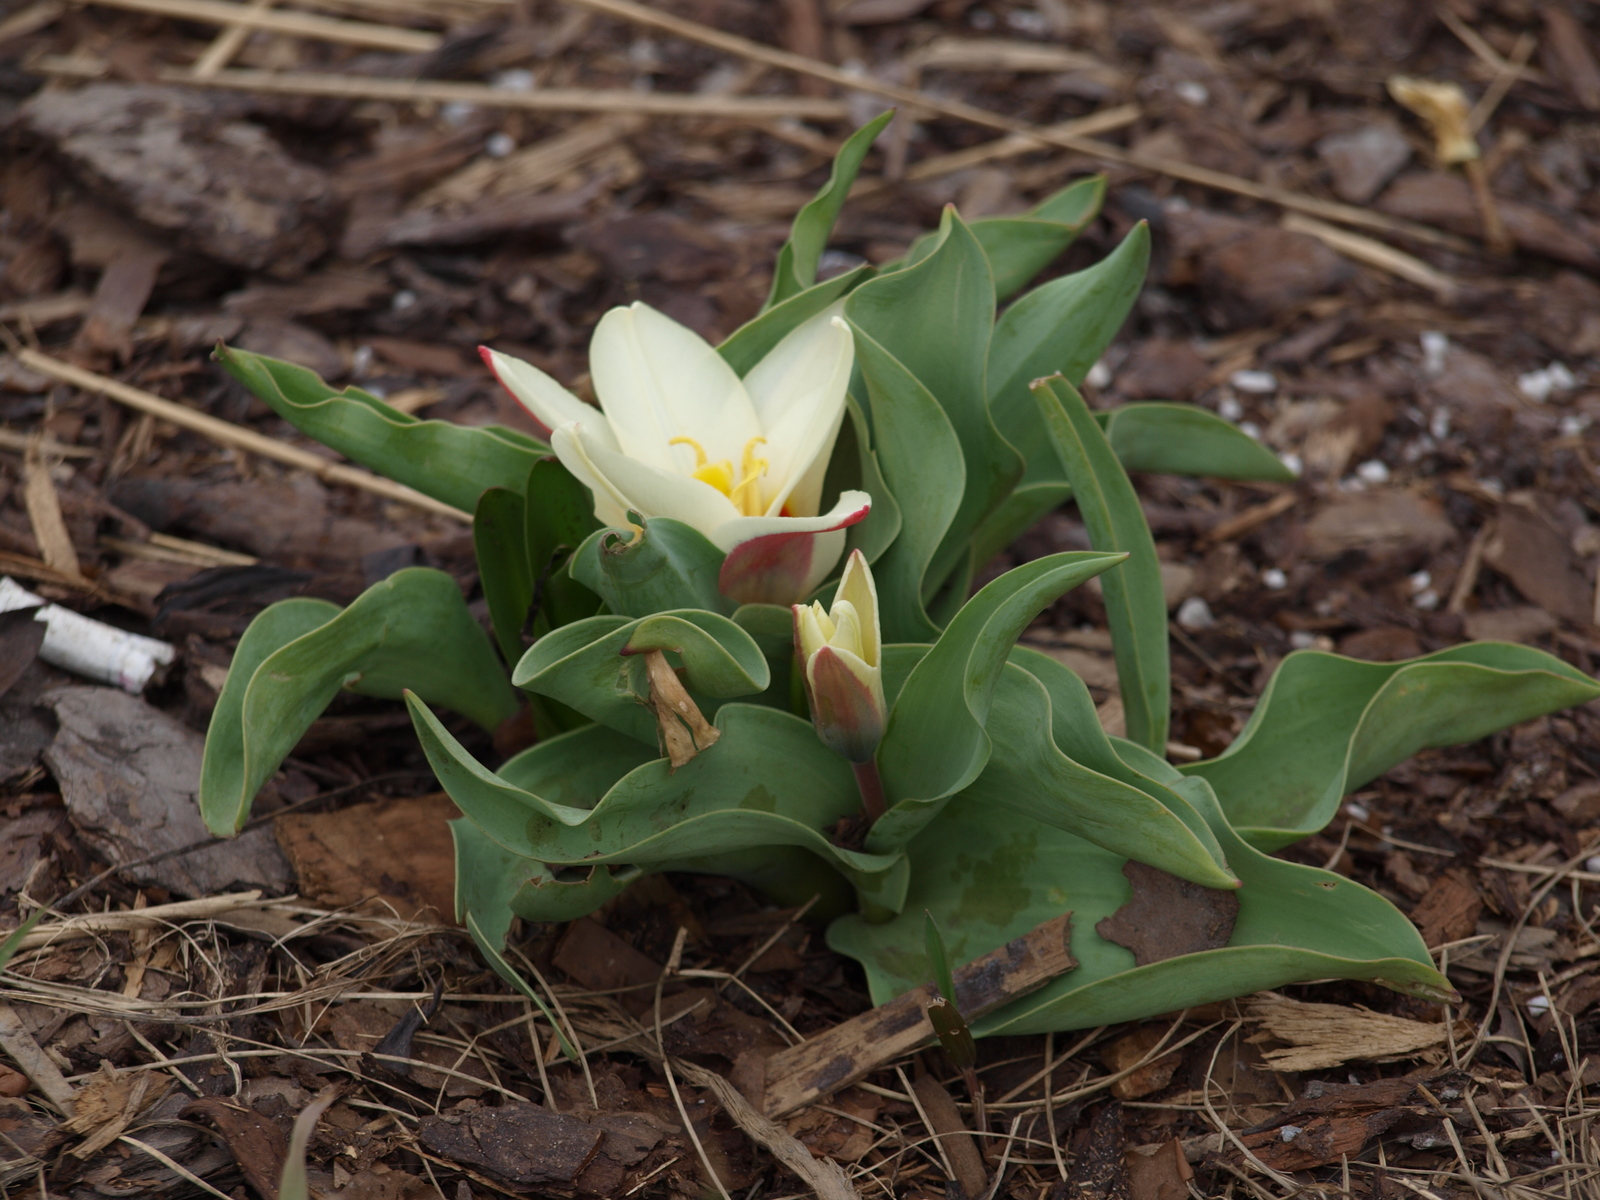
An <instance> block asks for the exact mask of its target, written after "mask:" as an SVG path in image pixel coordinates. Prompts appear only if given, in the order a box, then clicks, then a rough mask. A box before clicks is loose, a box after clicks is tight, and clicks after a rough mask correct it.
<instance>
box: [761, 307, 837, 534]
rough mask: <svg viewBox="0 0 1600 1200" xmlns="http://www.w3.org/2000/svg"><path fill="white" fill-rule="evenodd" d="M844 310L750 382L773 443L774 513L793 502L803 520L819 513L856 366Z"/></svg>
mask: <svg viewBox="0 0 1600 1200" xmlns="http://www.w3.org/2000/svg"><path fill="white" fill-rule="evenodd" d="M838 308H839V306H838V305H835V306H833V307H832V308H829V309H827V310H826V311H825V312H823V313H821V314H820V315H818V316H815V317H812V318H811V320H809V321H807V322H805V323H804V324H802V325H801V326H800V327H799V328H797V329H795V330H794V331H793V332H791V333H790V334H789V335H788V336H787V337H785V338H784V339H783V340H782V341H781V342H779V343H778V344H777V345H776V346H775V347H773V349H772V351H771V352H770V353H769V354H768V355H767V356H766V357H765V358H763V359H762V360H761V361H760V362H758V363H757V364H756V365H755V367H754V368H752V369H751V371H750V374H749V375H748V376H746V377H745V381H744V383H745V388H746V389H747V390H748V391H749V393H750V401H751V403H752V404H753V405H754V406H755V411H756V417H757V419H758V420H759V421H760V422H761V427H762V430H763V432H764V434H765V436H766V438H767V446H766V449H765V451H764V453H765V456H766V458H767V459H768V461H769V463H770V466H769V468H768V471H767V475H766V478H765V479H764V480H763V481H762V482H763V488H762V499H763V500H764V501H767V505H766V507H767V511H768V512H771V513H776V512H778V511H779V510H780V509H781V508H782V506H783V504H784V503H785V502H788V504H789V511H790V512H792V513H794V514H795V515H797V516H803V515H805V516H808V515H810V514H811V513H814V512H816V511H817V507H818V504H819V502H820V496H819V495H818V493H819V492H820V491H821V487H822V475H823V473H824V472H825V471H826V470H827V460H828V457H829V455H831V454H832V453H833V444H834V441H835V440H836V439H837V438H838V436H839V426H840V423H841V422H842V421H843V420H844V409H845V404H844V398H845V391H846V389H847V388H848V387H849V385H850V371H851V368H852V367H853V366H854V363H855V341H854V339H853V338H852V336H851V334H850V329H849V327H848V326H847V325H846V324H845V323H844V321H843V320H842V319H841V318H840V317H839V316H838V315H837V311H838Z"/></svg>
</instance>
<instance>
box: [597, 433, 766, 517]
mask: <svg viewBox="0 0 1600 1200" xmlns="http://www.w3.org/2000/svg"><path fill="white" fill-rule="evenodd" d="M584 450H585V451H586V452H587V454H588V456H589V460H590V461H591V462H592V463H593V464H594V467H595V469H596V470H597V471H598V472H599V473H600V474H601V475H602V476H603V477H604V478H605V479H607V480H608V481H610V483H611V484H612V485H613V486H614V487H615V489H616V491H617V492H618V493H619V494H620V495H623V496H625V497H626V498H627V500H628V502H629V504H630V505H631V506H632V508H633V510H634V511H635V512H637V513H638V514H639V515H640V516H644V517H671V518H673V519H674V520H676V521H682V522H683V523H684V524H685V525H691V526H693V527H694V528H695V529H698V530H699V531H700V532H701V533H703V534H705V535H706V536H707V537H708V538H711V539H712V540H713V541H715V540H716V539H715V538H714V537H713V536H712V535H713V532H714V531H715V530H718V529H721V528H722V527H723V526H725V525H727V524H728V523H729V521H731V520H734V519H737V517H738V515H739V510H738V509H737V508H735V507H734V506H733V501H731V500H729V499H728V498H727V497H726V496H724V495H723V494H722V493H721V492H719V491H717V489H716V488H714V487H712V486H711V485H710V484H706V483H701V482H700V481H699V480H698V479H691V478H689V476H687V475H680V474H678V473H677V472H676V471H672V470H662V469H661V468H659V467H652V466H650V465H649V464H647V463H642V462H640V461H639V460H638V459H636V458H632V457H629V456H628V455H625V454H620V453H618V452H617V451H615V450H610V449H607V448H606V447H603V446H600V445H598V444H596V443H594V442H586V443H585V445H584Z"/></svg>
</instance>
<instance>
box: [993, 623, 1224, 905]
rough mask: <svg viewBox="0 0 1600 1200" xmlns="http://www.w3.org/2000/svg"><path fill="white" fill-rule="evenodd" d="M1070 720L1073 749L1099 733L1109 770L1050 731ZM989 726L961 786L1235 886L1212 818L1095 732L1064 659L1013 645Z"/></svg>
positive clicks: (1185, 874) (1195, 877)
mask: <svg viewBox="0 0 1600 1200" xmlns="http://www.w3.org/2000/svg"><path fill="white" fill-rule="evenodd" d="M1047 664H1048V665H1047ZM1029 667H1031V668H1033V669H1034V670H1038V671H1039V672H1040V674H1043V675H1044V676H1045V677H1046V678H1051V677H1052V676H1054V678H1052V683H1053V684H1054V685H1055V686H1053V687H1049V688H1047V687H1046V685H1045V684H1044V682H1043V681H1042V680H1041V679H1040V678H1039V676H1037V675H1035V674H1033V673H1032V671H1030V670H1028V669H1027V668H1029ZM1052 668H1055V669H1052ZM1073 724H1076V725H1079V726H1080V727H1081V728H1082V730H1083V732H1081V733H1080V732H1078V731H1077V730H1074V731H1073V732H1072V735H1071V737H1072V741H1071V742H1070V743H1069V744H1071V745H1073V747H1074V748H1077V746H1078V745H1081V744H1083V743H1084V742H1087V741H1089V739H1090V738H1091V737H1097V738H1098V740H1099V745H1098V746H1091V747H1090V754H1091V756H1092V758H1093V759H1094V760H1096V761H1098V762H1099V764H1100V765H1101V766H1104V767H1107V768H1109V770H1108V772H1104V773H1103V772H1101V771H1098V770H1096V769H1094V768H1093V767H1090V766H1088V765H1087V764H1085V763H1083V762H1081V761H1079V760H1077V759H1075V758H1073V757H1072V756H1071V755H1070V754H1069V753H1068V752H1067V751H1066V750H1065V749H1063V747H1062V746H1061V745H1060V743H1059V742H1058V741H1057V740H1056V736H1055V730H1056V729H1058V728H1061V727H1062V726H1066V725H1073ZM1090 726H1092V729H1090V728H1089V727H1090ZM986 728H987V732H988V735H989V739H990V741H991V742H992V743H993V747H994V749H993V753H992V754H990V756H989V761H988V763H987V765H986V766H985V767H984V770H983V773H982V774H981V775H979V776H978V778H977V779H976V780H975V781H974V782H973V783H972V785H971V786H970V787H968V788H967V789H966V791H965V792H964V793H963V795H966V796H969V797H975V798H977V799H979V800H981V801H984V802H986V803H988V804H991V805H993V806H995V807H997V808H1007V809H1011V810H1013V811H1015V812H1019V813H1021V814H1023V815H1024V816H1027V817H1030V818H1032V819H1033V820H1036V821H1039V822H1041V823H1042V824H1045V825H1051V826H1054V827H1055V828H1057V829H1064V830H1066V831H1067V832H1068V833H1074V834H1077V835H1078V836H1079V837H1082V838H1084V839H1086V840H1088V841H1091V842H1094V843H1095V844H1096V845H1098V846H1102V847H1104V848H1105V849H1107V850H1111V851H1114V852H1116V853H1118V854H1122V855H1124V856H1126V857H1135V856H1136V857H1138V858H1139V859H1140V861H1142V862H1147V863H1149V864H1150V865H1151V866H1153V867H1160V868H1161V869H1162V870H1164V871H1166V872H1168V873H1169V874H1172V875H1176V876H1178V877H1179V878H1181V879H1187V880H1189V881H1190V882H1192V883H1198V884H1200V885H1201V886H1203V887H1210V888H1231V887H1237V886H1238V880H1237V879H1236V878H1235V877H1234V875H1233V873H1232V871H1230V870H1229V869H1228V864H1227V860H1226V857H1225V856H1224V854H1223V851H1222V847H1221V845H1220V844H1219V843H1218V842H1217V839H1216V837H1215V835H1214V834H1213V833H1212V832H1211V828H1210V826H1209V825H1208V824H1207V823H1206V821H1205V819H1204V818H1203V817H1202V816H1201V815H1200V814H1199V812H1198V811H1196V809H1195V808H1194V806H1193V804H1192V803H1191V802H1190V801H1189V800H1188V799H1187V798H1186V797H1185V796H1184V795H1183V794H1182V793H1181V791H1179V790H1178V789H1176V788H1173V787H1170V786H1164V785H1162V784H1159V783H1157V782H1156V781H1154V780H1152V779H1148V778H1142V777H1140V776H1139V775H1138V774H1137V773H1136V772H1133V771H1130V770H1129V769H1128V768H1127V766H1126V765H1125V764H1124V763H1122V762H1121V760H1120V759H1118V758H1117V756H1116V753H1115V751H1113V750H1112V749H1111V746H1110V744H1109V742H1107V741H1106V740H1105V735H1104V733H1102V732H1100V723H1099V720H1098V719H1097V718H1096V716H1095V711H1094V704H1093V702H1092V701H1091V700H1090V698H1089V693H1088V689H1087V688H1085V687H1084V686H1083V683H1082V681H1081V680H1079V679H1077V677H1076V676H1074V675H1073V674H1072V673H1071V672H1070V671H1068V670H1067V668H1065V667H1062V666H1060V664H1057V663H1054V662H1053V661H1052V660H1050V659H1048V658H1045V657H1044V656H1043V655H1035V654H1034V653H1032V652H1027V651H1022V652H1017V653H1013V655H1012V656H1011V662H1010V664H1008V665H1007V666H1006V667H1005V668H1004V669H1003V670H1002V672H1001V675H1000V682H999V685H998V686H997V687H996V689H995V694H994V701H993V707H992V709H991V711H990V715H989V721H988V725H987V727H986Z"/></svg>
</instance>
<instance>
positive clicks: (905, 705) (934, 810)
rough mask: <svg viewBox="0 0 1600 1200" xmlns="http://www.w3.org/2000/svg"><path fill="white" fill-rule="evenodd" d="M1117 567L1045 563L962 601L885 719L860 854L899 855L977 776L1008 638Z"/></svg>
mask: <svg viewBox="0 0 1600 1200" xmlns="http://www.w3.org/2000/svg"><path fill="white" fill-rule="evenodd" d="M1122 558H1123V556H1122V555H1120V554H1096V553H1070V554H1052V555H1050V556H1049V557H1047V558H1041V559H1036V560H1035V561H1033V562H1031V563H1027V564H1025V565H1023V566H1020V567H1017V568H1016V569H1015V570H1012V571H1008V572H1006V573H1005V574H1004V575H1002V576H1000V578H999V579H996V580H994V582H992V583H990V584H989V585H988V586H986V587H985V588H984V589H983V590H982V591H980V592H979V593H978V594H977V595H976V596H974V597H973V598H972V599H971V600H969V601H967V604H966V607H964V608H963V609H962V610H961V612H960V614H959V615H958V616H957V617H956V619H955V620H953V621H951V622H950V624H949V626H948V627H947V628H946V629H945V631H944V632H943V633H942V634H940V636H939V640H938V642H937V643H935V644H934V646H933V648H932V649H930V650H929V651H928V652H927V654H926V655H924V656H923V658H922V660H921V661H920V662H918V663H917V665H916V666H915V667H914V668H913V669H912V671H911V673H910V675H909V676H908V677H907V678H906V681H905V683H904V685H903V686H901V687H900V689H899V694H898V695H897V696H896V698H895V700H894V703H893V707H892V708H891V710H890V712H889V721H888V726H887V728H886V729H885V730H884V734H883V742H882V743H881V744H880V745H879V747H878V769H879V771H880V773H881V774H882V776H883V784H884V791H885V794H886V796H887V798H888V801H889V811H888V812H886V813H884V815H883V816H882V817H880V818H878V820H877V821H876V822H875V823H874V824H873V827H872V831H871V832H870V833H869V834H868V835H867V847H868V848H869V849H871V850H874V851H879V852H886V851H889V850H892V849H898V848H900V847H902V846H904V845H905V844H906V843H907V842H908V841H910V839H911V838H912V837H913V836H914V835H915V834H916V833H917V831H918V830H920V829H921V828H922V827H923V826H925V825H926V824H927V823H928V822H929V821H931V820H933V819H934V817H936V816H937V815H938V813H939V810H940V809H941V808H942V807H943V806H944V804H945V802H946V801H947V800H948V799H949V798H950V797H951V796H953V795H955V794H956V793H957V792H959V791H961V790H962V789H963V788H965V787H967V786H968V785H969V784H970V783H972V781H973V780H975V779H976V778H977V777H978V775H979V773H980V772H981V771H982V770H983V768H984V767H985V765H987V763H988V761H989V752H990V747H991V742H990V737H989V734H988V733H987V732H986V729H985V726H986V725H987V723H988V720H989V707H990V704H991V702H992V700H993V698H994V691H995V687H996V685H997V684H998V683H999V678H1000V672H1001V668H1002V667H1004V666H1005V663H1006V656H1007V654H1009V653H1010V651H1011V647H1012V645H1013V644H1014V643H1015V642H1016V640H1017V635H1018V634H1020V633H1021V632H1022V631H1023V629H1025V628H1026V627H1027V625H1028V622H1029V621H1031V620H1033V618H1034V617H1036V616H1038V614H1039V613H1040V612H1041V611H1042V610H1043V609H1044V608H1045V606H1046V605H1048V604H1050V603H1051V602H1053V601H1054V600H1056V599H1057V598H1058V597H1060V596H1061V595H1063V594H1064V593H1066V592H1067V591H1069V590H1071V589H1072V588H1074V587H1077V586H1078V585H1079V584H1080V583H1083V582H1085V581H1086V580H1089V579H1091V578H1093V577H1094V576H1096V575H1098V574H1100V572H1102V571H1104V570H1106V569H1107V568H1108V567H1113V566H1115V565H1116V564H1117V563H1119V562H1121V561H1122ZM880 594H881V593H880ZM889 694H890V693H889V692H888V691H887V690H886V691H885V696H886V697H887V696H888V695H889Z"/></svg>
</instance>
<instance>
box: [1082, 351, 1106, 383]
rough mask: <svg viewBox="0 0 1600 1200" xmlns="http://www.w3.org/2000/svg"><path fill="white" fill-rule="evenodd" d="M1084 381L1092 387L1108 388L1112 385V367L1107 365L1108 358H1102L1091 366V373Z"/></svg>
mask: <svg viewBox="0 0 1600 1200" xmlns="http://www.w3.org/2000/svg"><path fill="white" fill-rule="evenodd" d="M1083 381H1084V382H1085V383H1087V384H1088V385H1089V386H1090V387H1092V388H1108V387H1110V386H1111V368H1110V367H1108V366H1106V360H1105V359H1103V358H1102V359H1100V360H1099V361H1098V362H1097V363H1095V364H1094V366H1092V367H1090V368H1089V373H1088V374H1087V375H1085V376H1084V377H1083Z"/></svg>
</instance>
